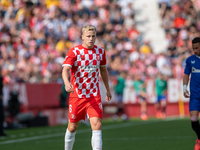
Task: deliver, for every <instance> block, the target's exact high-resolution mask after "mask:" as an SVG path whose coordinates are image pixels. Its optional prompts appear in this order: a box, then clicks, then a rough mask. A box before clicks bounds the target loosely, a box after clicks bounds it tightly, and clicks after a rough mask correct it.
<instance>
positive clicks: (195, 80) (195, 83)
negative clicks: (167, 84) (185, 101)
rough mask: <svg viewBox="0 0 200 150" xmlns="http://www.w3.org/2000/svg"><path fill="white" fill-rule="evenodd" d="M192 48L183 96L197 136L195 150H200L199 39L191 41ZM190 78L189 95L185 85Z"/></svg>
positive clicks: (187, 65)
mask: <svg viewBox="0 0 200 150" xmlns="http://www.w3.org/2000/svg"><path fill="white" fill-rule="evenodd" d="M192 48H193V52H194V55H192V56H190V57H188V58H187V59H186V67H185V70H184V77H183V94H184V96H185V97H186V98H190V102H189V111H190V119H191V123H192V129H193V130H194V132H195V133H196V134H197V138H198V139H197V140H196V145H195V150H200V126H199V120H198V117H199V111H200V37H196V38H194V39H193V40H192ZM189 75H191V77H190V93H189V91H188V90H187V85H188V82H189Z"/></svg>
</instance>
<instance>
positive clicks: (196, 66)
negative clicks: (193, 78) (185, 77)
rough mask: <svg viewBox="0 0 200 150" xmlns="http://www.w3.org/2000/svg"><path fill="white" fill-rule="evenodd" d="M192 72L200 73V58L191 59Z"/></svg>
mask: <svg viewBox="0 0 200 150" xmlns="http://www.w3.org/2000/svg"><path fill="white" fill-rule="evenodd" d="M190 66H191V69H192V73H200V59H195V60H191V62H190Z"/></svg>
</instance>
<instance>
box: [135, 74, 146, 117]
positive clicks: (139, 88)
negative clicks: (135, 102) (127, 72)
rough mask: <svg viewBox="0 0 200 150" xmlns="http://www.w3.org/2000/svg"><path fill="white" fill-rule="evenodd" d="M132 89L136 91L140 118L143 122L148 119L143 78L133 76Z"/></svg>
mask: <svg viewBox="0 0 200 150" xmlns="http://www.w3.org/2000/svg"><path fill="white" fill-rule="evenodd" d="M133 87H134V89H135V91H136V94H137V97H138V99H139V102H140V105H141V116H140V118H141V119H142V120H144V121H146V120H147V119H148V116H147V98H146V82H145V79H144V76H142V75H141V74H139V73H137V74H135V75H134V81H133Z"/></svg>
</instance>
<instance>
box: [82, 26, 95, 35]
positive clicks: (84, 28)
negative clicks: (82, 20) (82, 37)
mask: <svg viewBox="0 0 200 150" xmlns="http://www.w3.org/2000/svg"><path fill="white" fill-rule="evenodd" d="M90 30H92V31H95V32H96V28H95V26H93V25H86V26H84V27H83V28H82V34H83V33H84V32H85V31H90Z"/></svg>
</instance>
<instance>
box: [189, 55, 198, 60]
mask: <svg viewBox="0 0 200 150" xmlns="http://www.w3.org/2000/svg"><path fill="white" fill-rule="evenodd" d="M192 59H196V56H195V54H194V55H191V56H189V57H188V58H187V60H192Z"/></svg>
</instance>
